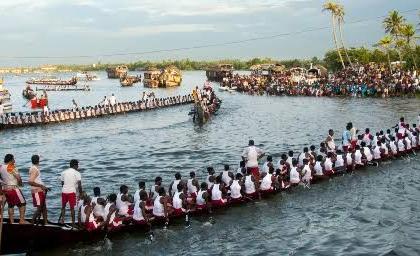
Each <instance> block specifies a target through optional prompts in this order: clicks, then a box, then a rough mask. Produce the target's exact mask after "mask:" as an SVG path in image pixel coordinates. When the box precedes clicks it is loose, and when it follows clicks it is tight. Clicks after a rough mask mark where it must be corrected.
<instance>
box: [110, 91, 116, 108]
mask: <svg viewBox="0 0 420 256" xmlns="http://www.w3.org/2000/svg"><path fill="white" fill-rule="evenodd" d="M109 104H110V105H111V106H115V104H117V98H115V95H114V94H112V95H111V97H109Z"/></svg>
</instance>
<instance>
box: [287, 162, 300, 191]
mask: <svg viewBox="0 0 420 256" xmlns="http://www.w3.org/2000/svg"><path fill="white" fill-rule="evenodd" d="M297 164H298V162H297V160H296V159H293V162H292V167H291V169H290V178H289V181H290V184H291V185H297V184H299V183H300V175H299V172H298V170H297Z"/></svg>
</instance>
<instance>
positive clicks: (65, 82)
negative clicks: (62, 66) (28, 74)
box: [26, 77, 77, 85]
mask: <svg viewBox="0 0 420 256" xmlns="http://www.w3.org/2000/svg"><path fill="white" fill-rule="evenodd" d="M26 83H27V84H45V85H75V84H77V78H76V77H72V78H70V79H69V80H61V79H56V78H40V79H35V78H32V79H29V80H28V81H26Z"/></svg>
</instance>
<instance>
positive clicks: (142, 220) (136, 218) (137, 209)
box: [133, 190, 150, 226]
mask: <svg viewBox="0 0 420 256" xmlns="http://www.w3.org/2000/svg"><path fill="white" fill-rule="evenodd" d="M147 199H148V195H147V192H146V191H144V190H141V191H140V192H139V200H138V201H136V202H135V203H134V213H133V223H134V224H135V225H140V226H143V225H150V224H149V219H148V217H147V214H146V205H147Z"/></svg>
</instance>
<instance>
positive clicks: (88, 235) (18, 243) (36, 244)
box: [1, 166, 367, 254]
mask: <svg viewBox="0 0 420 256" xmlns="http://www.w3.org/2000/svg"><path fill="white" fill-rule="evenodd" d="M366 168H367V166H364V167H359V168H358V169H356V170H355V171H360V170H362V169H366ZM347 173H351V172H349V171H346V170H344V171H342V172H335V173H334V174H331V175H329V176H321V177H319V176H313V178H312V181H311V184H310V185H314V184H318V183H321V182H324V181H328V180H329V179H331V178H333V177H335V176H342V175H345V174H347ZM310 185H308V186H310ZM295 187H297V186H286V187H282V189H280V190H276V191H272V192H270V193H262V194H261V199H265V198H267V197H271V196H275V195H276V194H278V193H280V192H281V191H291V190H293V189H294V188H295ZM252 201H254V200H252V199H249V198H244V200H243V201H241V202H235V203H233V202H229V201H228V203H226V204H225V205H223V206H221V207H220V206H219V207H216V208H212V209H213V212H219V211H223V210H226V209H228V208H229V207H232V206H240V205H242V204H245V203H248V202H252ZM209 214H210V213H209V212H208V211H207V210H204V211H198V210H191V211H190V212H189V214H188V215H189V216H203V215H209ZM183 220H185V214H184V215H177V216H170V218H169V223H164V221H162V220H156V219H153V218H152V219H151V225H152V227H153V228H159V227H162V226H164V225H167V224H168V225H179V224H180V223H184V222H183ZM17 221H18V220H15V222H17ZM28 221H29V220H28ZM148 231H150V229H149V227H148V226H143V225H141V226H139V225H133V224H132V223H127V224H124V225H122V226H120V227H118V228H117V229H113V230H106V229H101V230H95V231H91V232H88V231H86V230H84V229H72V228H71V226H70V224H68V223H67V224H64V225H62V224H57V223H49V224H48V225H45V226H43V225H32V224H9V223H8V222H7V221H6V220H4V221H3V235H2V243H1V245H2V247H1V253H3V254H4V253H28V252H33V251H39V250H45V249H51V248H54V247H57V246H66V245H71V244H75V243H78V242H83V243H87V244H91V243H94V242H97V241H100V240H101V239H104V238H105V237H109V238H112V237H116V236H119V235H121V234H126V233H132V232H143V233H145V232H148Z"/></svg>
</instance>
